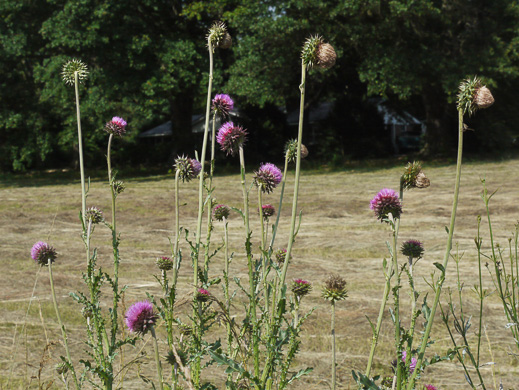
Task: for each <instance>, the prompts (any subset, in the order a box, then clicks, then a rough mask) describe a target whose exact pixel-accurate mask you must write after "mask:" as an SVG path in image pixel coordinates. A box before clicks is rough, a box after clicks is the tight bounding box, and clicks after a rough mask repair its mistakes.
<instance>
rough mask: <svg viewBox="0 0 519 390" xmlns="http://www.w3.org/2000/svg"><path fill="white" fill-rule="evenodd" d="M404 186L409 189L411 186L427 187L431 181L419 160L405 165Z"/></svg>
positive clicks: (402, 179)
mask: <svg viewBox="0 0 519 390" xmlns="http://www.w3.org/2000/svg"><path fill="white" fill-rule="evenodd" d="M401 181H402V188H403V189H404V190H409V189H411V188H427V187H429V186H430V185H431V182H430V181H429V179H428V178H427V176H426V175H425V173H424V172H423V171H422V164H421V163H420V162H419V161H413V162H412V163H408V164H407V165H406V166H405V171H404V174H403V175H402V178H401Z"/></svg>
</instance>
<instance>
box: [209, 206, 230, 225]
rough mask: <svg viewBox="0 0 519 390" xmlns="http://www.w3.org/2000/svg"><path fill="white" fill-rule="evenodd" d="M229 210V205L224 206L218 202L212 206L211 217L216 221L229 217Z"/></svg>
mask: <svg viewBox="0 0 519 390" xmlns="http://www.w3.org/2000/svg"><path fill="white" fill-rule="evenodd" d="M230 212H231V209H230V208H229V206H226V205H224V204H218V205H216V206H214V208H213V218H214V219H216V220H217V221H223V219H224V218H225V219H227V218H229V213H230Z"/></svg>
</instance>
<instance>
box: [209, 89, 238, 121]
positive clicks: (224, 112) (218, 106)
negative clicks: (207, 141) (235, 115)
mask: <svg viewBox="0 0 519 390" xmlns="http://www.w3.org/2000/svg"><path fill="white" fill-rule="evenodd" d="M233 108H234V102H233V101H232V99H231V97H230V96H229V95H226V94H218V95H216V96H215V97H214V99H213V104H212V109H213V111H214V112H215V113H217V114H218V115H220V116H222V117H227V116H228V115H229V112H230V111H231V110H232V109H233Z"/></svg>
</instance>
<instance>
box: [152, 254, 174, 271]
mask: <svg viewBox="0 0 519 390" xmlns="http://www.w3.org/2000/svg"><path fill="white" fill-rule="evenodd" d="M155 264H156V265H157V267H158V269H160V270H161V271H170V270H172V269H173V261H172V260H171V257H167V256H161V257H158V258H157V260H156V261H155Z"/></svg>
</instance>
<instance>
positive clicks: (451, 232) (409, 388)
mask: <svg viewBox="0 0 519 390" xmlns="http://www.w3.org/2000/svg"><path fill="white" fill-rule="evenodd" d="M458 121H459V123H458V158H457V160H458V161H457V166H456V184H455V186H454V201H453V203H452V212H451V222H450V226H449V237H448V238H447V248H446V249H445V256H444V258H443V264H442V266H443V271H442V272H441V275H440V278H439V280H438V282H437V286H436V293H435V296H434V303H433V306H432V308H431V313H430V315H429V321H427V326H426V328H425V332H424V335H423V338H422V344H421V346H420V350H419V351H418V361H417V362H416V368H415V370H414V372H413V374H412V375H411V378H410V380H409V383H408V385H407V390H412V389H413V388H414V384H415V381H416V376H417V375H418V373H419V372H420V371H421V367H422V364H423V360H424V355H425V349H426V348H427V341H428V340H429V335H430V333H431V329H432V325H433V322H434V315H435V313H436V308H437V307H438V302H439V300H440V294H441V291H442V286H443V282H444V281H445V272H446V271H447V265H448V263H449V257H450V253H451V249H452V237H453V235H454V224H455V222H456V210H457V208H458V200H459V192H460V181H461V162H462V156H463V111H462V109H458Z"/></svg>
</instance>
